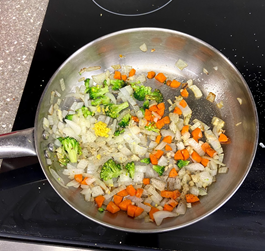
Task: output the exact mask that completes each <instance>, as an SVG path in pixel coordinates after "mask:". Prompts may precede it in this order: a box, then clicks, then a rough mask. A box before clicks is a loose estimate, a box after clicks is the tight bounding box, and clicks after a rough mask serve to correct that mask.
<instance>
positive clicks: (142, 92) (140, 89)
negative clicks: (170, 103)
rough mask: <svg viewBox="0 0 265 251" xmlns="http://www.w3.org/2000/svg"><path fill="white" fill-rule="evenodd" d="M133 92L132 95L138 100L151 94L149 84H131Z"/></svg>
mask: <svg viewBox="0 0 265 251" xmlns="http://www.w3.org/2000/svg"><path fill="white" fill-rule="evenodd" d="M132 88H133V90H134V92H133V96H134V97H135V98H136V99H137V100H139V101H144V99H145V96H146V95H148V94H151V92H152V88H151V87H149V86H144V85H137V86H135V85H134V86H132Z"/></svg>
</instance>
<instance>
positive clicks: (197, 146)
mask: <svg viewBox="0 0 265 251" xmlns="http://www.w3.org/2000/svg"><path fill="white" fill-rule="evenodd" d="M185 143H187V144H188V145H190V146H191V147H192V148H193V150H194V151H196V152H197V153H198V154H199V155H200V156H203V155H204V154H205V152H204V151H203V150H202V148H201V145H200V144H199V143H198V142H197V141H196V140H195V139H194V138H189V139H188V140H186V142H185Z"/></svg>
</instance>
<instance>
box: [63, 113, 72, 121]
mask: <svg viewBox="0 0 265 251" xmlns="http://www.w3.org/2000/svg"><path fill="white" fill-rule="evenodd" d="M73 116H74V114H67V115H66V116H65V118H64V119H68V120H73Z"/></svg>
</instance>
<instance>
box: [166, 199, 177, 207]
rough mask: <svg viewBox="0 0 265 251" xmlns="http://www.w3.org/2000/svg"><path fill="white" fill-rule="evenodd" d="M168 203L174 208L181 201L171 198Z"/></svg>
mask: <svg viewBox="0 0 265 251" xmlns="http://www.w3.org/2000/svg"><path fill="white" fill-rule="evenodd" d="M168 204H169V205H170V206H172V207H173V208H174V207H176V206H177V205H178V204H179V203H178V202H177V201H175V200H173V199H171V200H170V201H169V202H168Z"/></svg>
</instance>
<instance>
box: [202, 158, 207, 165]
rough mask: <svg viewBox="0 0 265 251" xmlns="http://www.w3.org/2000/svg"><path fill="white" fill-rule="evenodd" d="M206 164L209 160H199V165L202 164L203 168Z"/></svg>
mask: <svg viewBox="0 0 265 251" xmlns="http://www.w3.org/2000/svg"><path fill="white" fill-rule="evenodd" d="M208 163H209V160H208V159H205V158H202V160H201V164H202V165H203V166H207V165H208Z"/></svg>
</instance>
